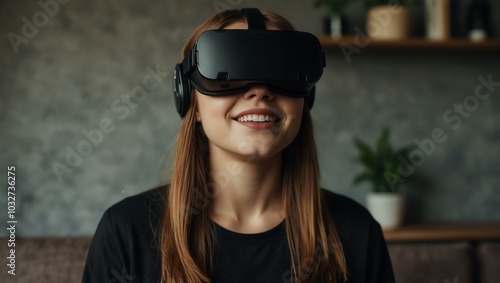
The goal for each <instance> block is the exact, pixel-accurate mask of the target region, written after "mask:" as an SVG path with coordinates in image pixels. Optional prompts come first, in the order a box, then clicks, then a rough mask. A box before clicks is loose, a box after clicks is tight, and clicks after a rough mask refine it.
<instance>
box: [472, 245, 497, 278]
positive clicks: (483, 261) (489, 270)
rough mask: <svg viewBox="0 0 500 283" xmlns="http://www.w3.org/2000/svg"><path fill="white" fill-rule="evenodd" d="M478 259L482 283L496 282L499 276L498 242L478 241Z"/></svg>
mask: <svg viewBox="0 0 500 283" xmlns="http://www.w3.org/2000/svg"><path fill="white" fill-rule="evenodd" d="M477 253H478V255H477V256H478V260H479V265H480V266H481V270H480V276H481V282H482V283H498V282H499V278H500V242H489V243H480V244H479V245H478V251H477Z"/></svg>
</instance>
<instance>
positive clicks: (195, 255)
mask: <svg viewBox="0 0 500 283" xmlns="http://www.w3.org/2000/svg"><path fill="white" fill-rule="evenodd" d="M263 15H264V17H265V20H266V23H267V24H271V25H274V26H276V27H277V28H279V29H282V30H294V28H293V26H292V25H291V24H290V22H288V21H287V20H286V19H284V18H283V17H281V16H279V15H277V14H275V13H271V12H263ZM236 22H246V20H245V16H244V15H243V14H242V13H241V11H239V10H228V11H223V12H221V13H219V14H217V15H215V16H212V17H210V18H209V19H207V20H206V21H205V22H204V23H203V24H202V25H200V26H199V27H198V28H197V29H196V30H195V31H194V32H193V33H192V35H191V37H190V38H189V39H188V41H187V43H186V45H185V46H184V49H183V56H182V57H184V56H185V55H186V54H187V52H188V51H189V50H190V49H191V48H192V46H193V45H194V43H195V42H196V39H197V38H198V37H199V35H200V34H201V33H202V32H204V31H206V30H211V29H223V28H225V27H226V26H228V25H229V24H232V23H236ZM191 97H192V103H191V107H190V109H189V110H188V112H187V114H186V116H185V117H184V119H183V121H182V125H181V127H180V130H179V134H178V136H177V144H176V150H175V154H174V160H173V169H172V177H171V181H170V185H169V187H168V188H167V190H168V191H167V199H166V206H165V215H164V218H163V222H162V227H161V230H160V231H161V251H162V282H166V283H202V282H203V283H206V282H211V279H210V277H211V274H212V273H213V269H214V266H213V260H212V255H213V250H214V248H215V235H214V231H213V226H212V225H211V220H210V218H209V212H208V207H209V205H208V204H209V202H210V199H211V198H212V197H213V196H214V195H215V192H214V190H213V188H212V185H211V184H212V181H211V180H212V179H211V176H210V175H211V174H210V172H209V163H208V139H207V137H206V135H205V134H204V132H203V129H202V128H201V125H200V123H197V122H196V117H195V112H196V111H195V109H194V108H195V106H194V105H196V101H194V100H195V98H196V97H195V95H193V94H192V96H191ZM282 154H283V158H282V186H283V187H282V197H283V201H284V203H285V207H286V215H287V217H286V219H285V226H286V234H287V240H288V246H289V249H290V255H291V260H292V265H291V267H290V274H284V276H287V277H289V278H290V279H291V281H292V282H344V281H346V278H347V267H346V263H345V259H344V253H343V249H342V245H341V242H340V238H339V235H338V233H337V229H336V227H335V225H334V223H333V220H332V218H331V216H330V214H329V211H328V209H327V207H326V204H325V203H324V200H323V197H322V194H321V189H320V186H319V166H318V158H317V153H316V143H315V140H314V133H313V126H312V120H311V115H310V113H309V109H308V108H307V106H306V105H305V104H304V111H303V114H302V120H301V126H300V129H299V132H298V134H297V136H296V137H295V139H294V140H293V141H292V143H291V144H290V145H289V146H288V147H287V148H286V149H285V150H284V151H283V153H282Z"/></svg>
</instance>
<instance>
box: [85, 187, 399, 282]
mask: <svg viewBox="0 0 500 283" xmlns="http://www.w3.org/2000/svg"><path fill="white" fill-rule="evenodd" d="M164 192H165V187H159V188H156V189H152V190H149V191H146V192H143V193H140V194H138V195H135V196H131V197H128V198H126V199H124V200H122V201H120V202H118V203H117V204H115V205H113V206H112V207H110V208H109V209H107V210H106V211H105V213H104V215H103V217H102V219H101V221H100V222H99V225H98V227H97V230H96V232H95V235H94V238H93V240H92V244H91V246H90V249H89V252H88V256H87V262H86V265H85V270H84V273H83V279H82V282H83V283H88V282H91V283H108V282H120V283H125V282H131V283H132V282H134V283H135V282H137V283H149V282H154V283H157V282H159V281H160V273H161V264H160V263H161V259H160V250H159V248H158V245H157V242H158V241H157V240H158V237H159V232H160V230H159V229H158V227H159V226H158V225H159V224H160V223H161V215H163V209H164V208H163V203H164V200H163V198H162V196H163V195H164ZM323 194H324V196H325V201H326V204H327V206H328V208H329V210H330V212H331V214H332V216H333V218H334V221H335V223H336V225H337V229H338V231H339V234H340V238H341V242H342V245H343V249H344V253H345V259H346V263H347V269H348V278H349V279H348V282H349V283H393V282H394V275H393V272H392V266H391V262H390V259H389V255H388V252H387V247H386V244H385V241H384V238H383V234H382V232H381V229H380V225H379V224H378V223H377V222H376V221H375V220H374V219H373V218H372V216H371V215H370V213H369V212H368V211H367V210H366V209H365V208H364V207H362V206H361V205H359V204H358V203H356V202H355V201H353V200H351V199H349V198H347V197H345V196H341V195H339V194H335V193H332V192H330V191H327V190H323ZM212 225H214V228H215V232H216V238H217V247H216V249H215V250H216V251H215V254H214V257H213V258H214V264H215V271H214V276H213V282H216V283H225V282H228V283H229V282H230V283H235V282H238V283H239V282H259V283H260V282H289V278H290V265H291V261H290V252H289V249H288V243H287V240H286V233H285V226H284V222H282V223H280V224H279V225H278V226H276V227H274V228H272V229H271V230H268V231H266V232H263V233H258V234H240V233H235V232H232V231H229V230H227V229H224V228H223V227H221V226H219V225H217V224H216V223H214V222H212Z"/></svg>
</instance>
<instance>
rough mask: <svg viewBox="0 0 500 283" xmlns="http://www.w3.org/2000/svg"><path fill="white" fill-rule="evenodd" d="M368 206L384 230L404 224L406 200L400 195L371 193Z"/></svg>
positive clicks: (368, 196)
mask: <svg viewBox="0 0 500 283" xmlns="http://www.w3.org/2000/svg"><path fill="white" fill-rule="evenodd" d="M366 206H367V208H368V210H369V211H370V213H371V214H372V215H373V217H374V218H375V220H377V221H378V223H380V226H382V229H384V230H390V229H394V228H397V227H399V226H401V225H402V224H403V216H404V208H405V199H404V197H403V196H402V195H401V194H399V193H373V192H370V193H369V194H368V195H367V198H366Z"/></svg>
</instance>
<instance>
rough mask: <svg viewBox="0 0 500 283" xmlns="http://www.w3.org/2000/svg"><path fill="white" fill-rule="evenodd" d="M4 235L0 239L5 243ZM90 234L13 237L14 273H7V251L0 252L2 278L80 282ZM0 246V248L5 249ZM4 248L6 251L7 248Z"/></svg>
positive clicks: (40, 282) (39, 281)
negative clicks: (14, 239) (58, 236)
mask: <svg viewBox="0 0 500 283" xmlns="http://www.w3.org/2000/svg"><path fill="white" fill-rule="evenodd" d="M6 240H7V239H6V238H2V239H1V243H2V246H6V245H7V244H6ZM91 240H92V238H91V237H63V238H57V237H43V238H29V239H21V238H17V239H16V242H15V243H16V247H15V256H16V272H15V273H16V275H15V276H12V275H9V274H7V270H9V268H7V270H5V267H6V265H7V263H8V262H7V261H8V259H7V256H9V254H7V255H6V256H4V253H2V256H1V259H0V265H1V266H3V268H2V270H4V272H5V274H2V275H1V277H2V278H6V280H5V281H4V279H2V280H1V281H2V282H6V283H7V282H37V283H49V282H50V283H53V282H68V283H71V282H78V283H79V282H81V280H82V274H83V268H84V266H85V259H86V257H87V251H88V248H89V246H90V242H91ZM5 250H6V249H4V248H3V247H2V251H5ZM7 250H10V248H8V249H7ZM7 252H8V251H7Z"/></svg>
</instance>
